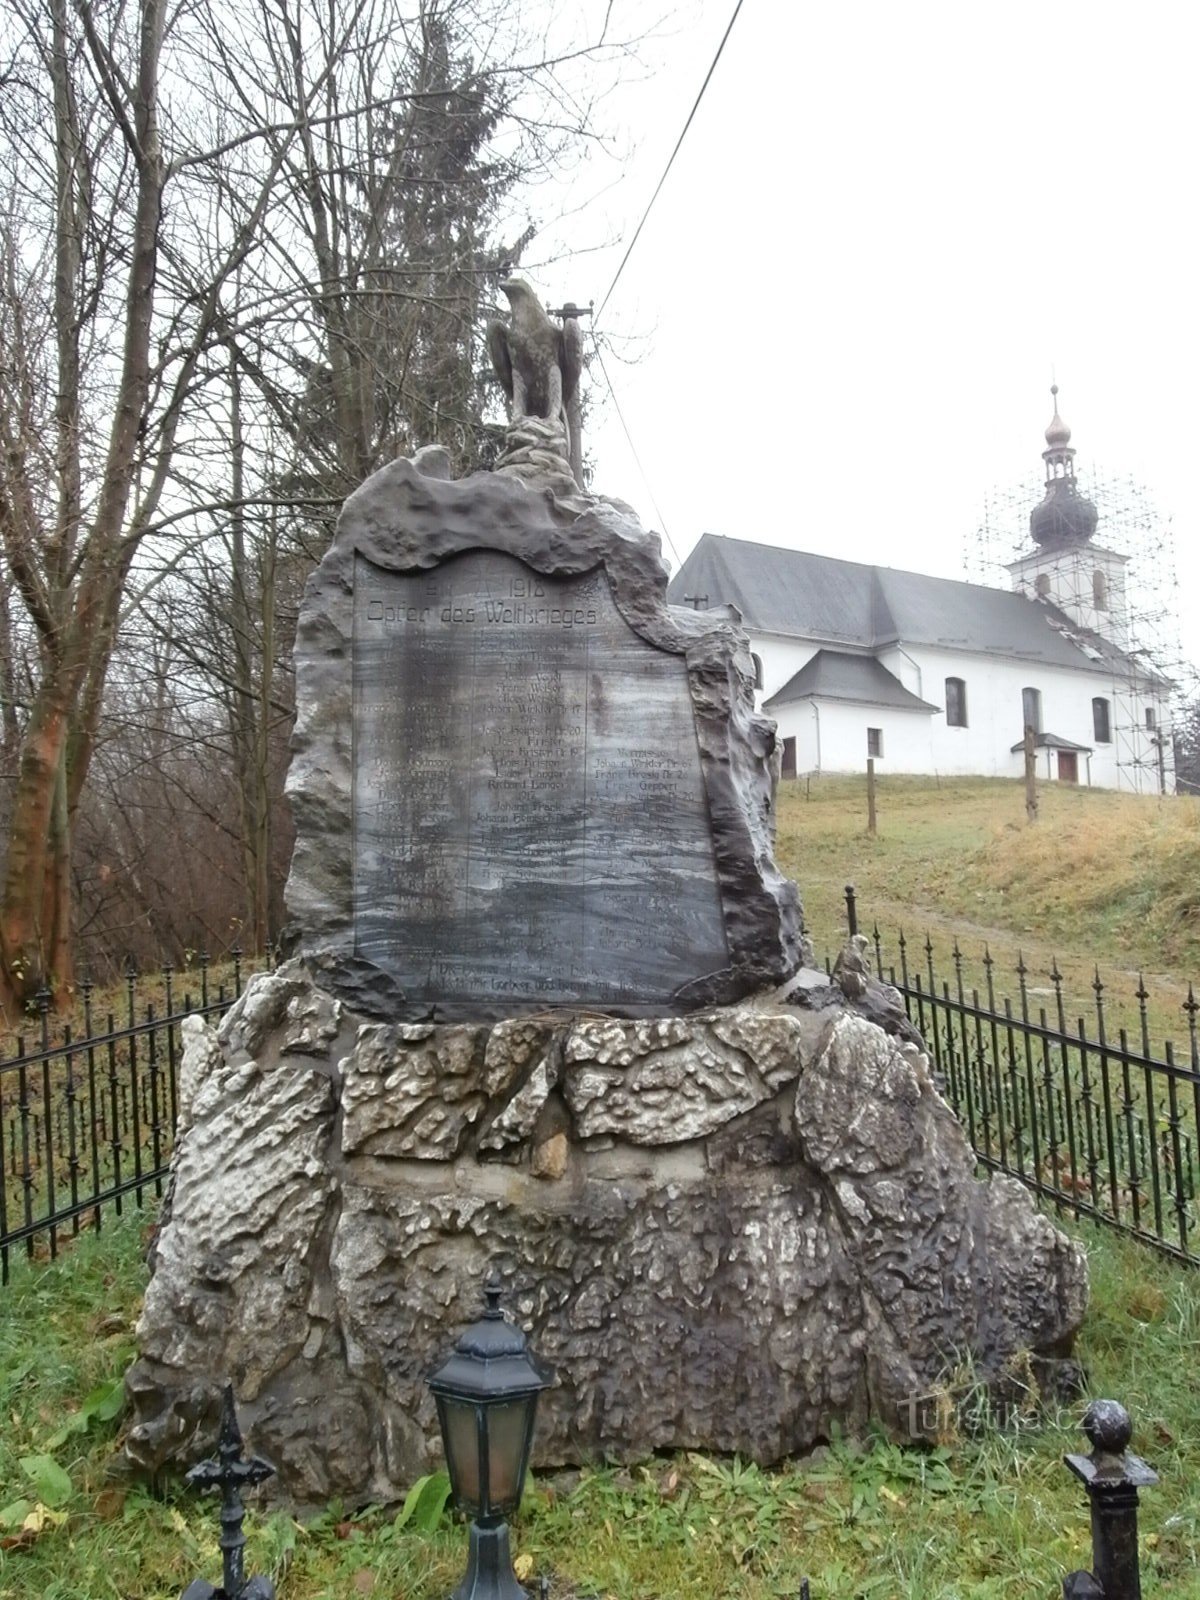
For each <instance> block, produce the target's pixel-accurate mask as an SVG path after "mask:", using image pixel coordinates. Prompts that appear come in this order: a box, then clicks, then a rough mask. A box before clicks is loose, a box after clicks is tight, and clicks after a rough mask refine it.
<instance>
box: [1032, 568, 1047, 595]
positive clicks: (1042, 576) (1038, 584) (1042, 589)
mask: <svg viewBox="0 0 1200 1600" xmlns="http://www.w3.org/2000/svg"><path fill="white" fill-rule="evenodd" d="M1033 587H1034V588H1035V589H1036V590H1037V593H1038V598H1039V599H1040V600H1049V598H1050V574H1049V573H1048V572H1039V573H1038V575H1037V577H1036V578H1035V579H1034V580H1033Z"/></svg>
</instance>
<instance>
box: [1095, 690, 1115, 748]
mask: <svg viewBox="0 0 1200 1600" xmlns="http://www.w3.org/2000/svg"><path fill="white" fill-rule="evenodd" d="M1092 732H1093V734H1094V735H1095V738H1096V743H1097V744H1111V743H1112V723H1111V720H1110V718H1109V714H1108V701H1107V700H1103V699H1097V700H1093V701H1092Z"/></svg>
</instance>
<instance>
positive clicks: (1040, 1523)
mask: <svg viewBox="0 0 1200 1600" xmlns="http://www.w3.org/2000/svg"><path fill="white" fill-rule="evenodd" d="M1079 1237H1081V1238H1082V1239H1083V1240H1084V1241H1085V1243H1086V1245H1087V1248H1088V1250H1089V1254H1090V1257H1091V1266H1092V1281H1093V1292H1092V1309H1091V1311H1090V1312H1089V1315H1088V1319H1087V1322H1086V1324H1085V1327H1084V1332H1083V1337H1082V1340H1081V1345H1080V1352H1079V1353H1080V1355H1081V1357H1082V1359H1083V1360H1084V1362H1085V1364H1086V1366H1087V1368H1088V1371H1089V1378H1090V1382H1089V1392H1090V1393H1091V1394H1094V1395H1101V1394H1103V1395H1112V1396H1115V1397H1117V1398H1119V1399H1121V1400H1123V1401H1124V1402H1125V1403H1126V1404H1127V1405H1128V1406H1129V1408H1130V1411H1131V1412H1132V1414H1133V1417H1134V1421H1135V1427H1136V1433H1135V1439H1134V1444H1135V1447H1136V1448H1138V1449H1139V1450H1140V1451H1141V1453H1142V1454H1144V1455H1145V1456H1146V1457H1147V1458H1148V1459H1149V1460H1150V1461H1151V1462H1152V1463H1153V1464H1154V1465H1155V1467H1156V1468H1157V1469H1158V1471H1159V1473H1160V1474H1161V1477H1162V1482H1161V1484H1160V1485H1159V1486H1158V1487H1157V1488H1155V1489H1151V1490H1148V1491H1146V1493H1145V1494H1144V1496H1143V1513H1142V1531H1143V1575H1144V1578H1143V1581H1144V1593H1145V1595H1146V1597H1147V1600H1153V1597H1155V1596H1160V1595H1161V1596H1167V1595H1170V1596H1172V1597H1175V1600H1187V1597H1197V1600H1200V1493H1198V1491H1197V1483H1198V1482H1200V1478H1198V1474H1197V1470H1196V1467H1197V1462H1200V1409H1198V1408H1197V1407H1196V1405H1195V1401H1194V1395H1193V1392H1192V1386H1191V1381H1190V1376H1189V1375H1190V1374H1191V1372H1193V1371H1194V1370H1195V1368H1196V1366H1197V1363H1198V1362H1200V1276H1197V1275H1196V1274H1193V1273H1188V1272H1183V1271H1180V1270H1178V1269H1176V1268H1174V1267H1173V1266H1172V1265H1171V1264H1170V1263H1168V1262H1165V1261H1161V1260H1159V1259H1157V1258H1156V1257H1155V1256H1153V1255H1152V1254H1151V1253H1149V1252H1147V1251H1145V1250H1142V1249H1140V1248H1138V1247H1137V1246H1134V1245H1132V1244H1129V1243H1128V1242H1126V1241H1123V1240H1121V1239H1118V1238H1116V1237H1113V1236H1109V1235H1104V1234H1100V1233H1096V1232H1093V1231H1092V1230H1090V1229H1085V1230H1084V1231H1082V1232H1081V1233H1080V1235H1079ZM143 1245H144V1218H140V1217H127V1218H125V1219H124V1220H123V1221H122V1222H121V1223H120V1224H119V1225H117V1226H116V1227H114V1228H112V1229H110V1230H108V1231H106V1233H105V1234H103V1235H102V1236H101V1237H100V1238H98V1239H97V1238H92V1237H86V1238H83V1239H81V1240H80V1241H79V1242H78V1243H77V1244H76V1245H75V1246H74V1247H73V1248H71V1249H70V1250H69V1251H68V1253H67V1254H66V1255H65V1256H64V1258H63V1259H62V1260H60V1261H59V1262H57V1263H53V1264H50V1265H45V1266H37V1265H35V1266H33V1267H29V1266H24V1265H23V1266H21V1267H20V1268H19V1269H18V1271H17V1273H16V1275H15V1278H14V1282H13V1283H12V1285H11V1286H10V1287H9V1289H8V1290H7V1291H5V1294H4V1299H3V1301H2V1302H0V1403H2V1404H3V1414H4V1418H5V1422H4V1426H3V1429H0V1507H4V1508H9V1507H11V1506H12V1504H13V1503H14V1502H16V1501H19V1500H25V1501H26V1502H30V1501H32V1500H34V1499H36V1491H35V1484H34V1481H33V1479H31V1476H30V1470H29V1466H28V1463H29V1461H30V1460H31V1459H33V1458H37V1457H46V1456H49V1457H50V1458H51V1460H52V1461H53V1462H54V1463H56V1465H57V1466H58V1467H60V1468H61V1469H62V1471H63V1472H64V1473H65V1474H66V1475H67V1478H68V1479H69V1483H68V1484H67V1487H66V1491H65V1493H62V1494H55V1495H53V1496H52V1497H53V1498H55V1499H56V1504H55V1505H54V1506H52V1507H50V1508H49V1510H50V1513H51V1514H50V1515H46V1514H44V1513H43V1514H42V1520H43V1526H42V1528H41V1531H39V1532H36V1533H28V1534H25V1535H24V1536H22V1535H21V1534H20V1532H19V1528H9V1529H6V1530H3V1531H2V1533H0V1537H4V1538H6V1539H7V1540H8V1541H10V1547H9V1548H7V1549H2V1550H0V1600H29V1597H33V1596H35V1595H36V1596H41V1597H43V1600H109V1597H111V1600H168V1597H170V1600H175V1597H177V1596H178V1595H179V1593H180V1592H181V1590H182V1589H183V1587H184V1586H185V1584H186V1583H187V1582H188V1581H189V1580H190V1579H191V1578H192V1577H193V1576H197V1575H202V1576H206V1577H208V1578H209V1579H210V1580H212V1581H217V1579H218V1578H219V1573H220V1560H219V1553H218V1550H217V1544H216V1531H217V1523H216V1516H215V1505H214V1503H213V1502H211V1501H198V1500H196V1499H195V1498H194V1497H193V1496H191V1495H190V1494H188V1493H187V1492H186V1491H184V1490H182V1489H175V1490H172V1491H170V1492H168V1493H167V1494H166V1495H165V1496H162V1497H155V1496H153V1495H151V1494H150V1493H149V1492H148V1491H147V1490H146V1489H145V1488H144V1487H143V1486H140V1485H138V1484H136V1483H134V1482H131V1481H130V1480H128V1479H125V1478H123V1477H122V1476H120V1474H119V1472H118V1470H117V1469H118V1457H119V1446H120V1430H121V1425H122V1424H121V1418H119V1417H118V1418H116V1419H115V1420H110V1421H104V1420H103V1419H102V1418H99V1417H98V1418H95V1419H93V1420H92V1421H91V1423H90V1425H89V1426H88V1427H87V1428H86V1430H81V1431H76V1432H70V1433H67V1434H66V1435H65V1436H64V1434H63V1428H64V1424H65V1423H67V1421H68V1420H69V1419H71V1418H75V1419H76V1420H77V1421H78V1419H79V1416H80V1411H81V1408H82V1407H83V1406H84V1402H85V1400H86V1399H87V1397H88V1396H91V1395H94V1394H95V1393H96V1392H97V1390H100V1391H102V1392H106V1391H105V1385H106V1384H110V1383H111V1380H112V1379H113V1378H114V1377H116V1376H117V1375H119V1373H120V1372H121V1371H122V1370H123V1367H124V1364H125V1363H126V1362H127V1361H128V1359H129V1357H130V1353H131V1348H132V1334H131V1329H132V1323H133V1320H134V1318H135V1316H136V1311H137V1304H138V1297H139V1294H140V1290H141V1285H142V1283H143V1281H144V1269H143V1268H142V1266H141V1253H142V1249H143ZM1081 1411H1082V1403H1080V1404H1078V1405H1071V1406H1069V1407H1067V1408H1066V1410H1065V1411H1064V1412H1063V1413H1062V1414H1061V1415H1052V1416H1051V1417H1049V1418H1048V1419H1045V1420H1043V1421H1041V1422H1038V1423H1036V1424H1035V1423H1034V1421H1033V1420H1032V1419H1030V1422H1029V1425H1028V1426H1026V1427H1022V1428H1018V1429H1017V1430H1015V1431H1009V1432H1003V1431H1000V1430H999V1429H996V1428H994V1427H989V1426H986V1425H985V1426H982V1427H981V1428H979V1429H978V1431H975V1432H971V1431H968V1430H965V1429H963V1428H959V1429H957V1430H956V1429H955V1428H954V1427H953V1426H951V1427H950V1428H949V1429H948V1433H947V1437H946V1442H945V1444H944V1445H943V1446H941V1447H940V1448H939V1449H938V1450H936V1451H927V1450H925V1451H918V1450H901V1449H899V1448H897V1447H896V1446H895V1445H892V1444H887V1443H884V1442H882V1441H875V1442H874V1443H873V1444H868V1445H867V1446H866V1447H861V1448H860V1447H852V1446H850V1445H847V1444H839V1443H835V1444H834V1446H833V1447H832V1449H830V1450H829V1451H828V1452H827V1453H825V1454H824V1456H823V1457H822V1458H821V1459H818V1460H815V1461H810V1462H807V1463H805V1462H801V1463H797V1464H795V1465H793V1466H790V1467H788V1468H785V1469H783V1470H780V1471H775V1472H764V1471H760V1470H759V1469H758V1468H756V1467H754V1466H750V1465H746V1464H743V1463H739V1462H736V1461H731V1460H728V1459H723V1460H722V1459H708V1458H705V1457H701V1456H697V1455H690V1454H689V1455H682V1456H678V1457H676V1458H674V1459H672V1460H665V1459H664V1460H654V1461H651V1462H648V1463H647V1464H646V1465H645V1466H643V1467H638V1468H633V1469H630V1470H621V1471H614V1470H599V1469H597V1470H588V1471H585V1472H583V1473H582V1474H581V1475H578V1476H576V1475H570V1476H564V1477H563V1478H559V1479H556V1478H554V1477H550V1478H546V1479H539V1480H538V1481H537V1482H536V1483H535V1484H534V1486H533V1488H532V1490H531V1492H530V1494H529V1496H528V1498H527V1503H526V1506H525V1508H524V1510H523V1512H522V1515H521V1517H520V1519H519V1520H518V1523H517V1526H516V1528H515V1529H514V1547H515V1549H516V1551H517V1552H518V1554H519V1555H521V1556H524V1557H526V1558H528V1560H529V1561H530V1562H531V1563H532V1567H533V1570H534V1572H536V1573H540V1572H546V1573H547V1574H549V1575H550V1576H551V1578H552V1583H553V1591H552V1592H553V1593H554V1594H555V1595H556V1596H568V1595H577V1596H581V1597H582V1596H588V1595H595V1596H609V1595H611V1596H615V1597H619V1600H626V1597H637V1600H640V1597H645V1600H652V1597H653V1600H660V1597H665V1596H673V1597H678V1600H720V1597H726V1596H728V1597H730V1600H733V1597H735V1596H736V1597H738V1600H775V1597H777V1596H785V1595H795V1594H796V1593H797V1592H798V1589H799V1583H800V1579H801V1578H802V1577H803V1576H805V1575H807V1576H809V1577H810V1578H811V1579H812V1581H813V1594H814V1600H836V1597H842V1600H849V1597H852V1596H858V1595H863V1596H888V1597H911V1600H955V1597H965V1596H978V1597H988V1596H996V1597H1001V1596H1004V1597H1008V1596H1011V1597H1013V1600H1018V1597H1020V1600H1027V1597H1029V1596H1046V1597H1049V1596H1051V1595H1053V1594H1056V1593H1057V1592H1058V1586H1059V1585H1060V1583H1061V1578H1062V1574H1063V1572H1064V1571H1066V1570H1069V1569H1070V1568H1072V1567H1075V1566H1083V1565H1086V1564H1087V1563H1088V1559H1089V1536H1088V1518H1087V1508H1086V1502H1085V1498H1084V1495H1083V1492H1082V1490H1081V1489H1080V1487H1079V1485H1078V1484H1076V1483H1075V1481H1074V1480H1073V1479H1072V1478H1071V1477H1070V1475H1069V1474H1068V1473H1067V1471H1066V1469H1065V1468H1064V1467H1063V1466H1062V1465H1061V1456H1062V1453H1063V1451H1064V1450H1068V1449H1078V1448H1081V1447H1082V1441H1081V1438H1080V1435H1079V1434H1078V1432H1077V1431H1076V1422H1077V1419H1078V1416H1079V1414H1080V1412H1081ZM23 1459H24V1460H25V1461H26V1466H24V1467H23V1466H22V1460H23ZM35 1470H36V1472H37V1473H38V1475H39V1476H40V1478H41V1479H42V1480H43V1486H46V1487H49V1488H50V1489H51V1490H56V1489H61V1484H60V1483H59V1482H58V1480H57V1479H55V1478H53V1476H52V1475H51V1476H50V1477H49V1478H47V1475H46V1473H45V1469H44V1467H40V1468H38V1467H35ZM35 1520H36V1517H35ZM414 1520H415V1519H414ZM248 1532H249V1535H250V1545H249V1559H250V1570H252V1571H262V1572H267V1573H268V1574H270V1575H272V1576H273V1577H274V1578H275V1581H276V1583H277V1584H278V1585H279V1590H280V1597H281V1600H340V1597H346V1600H352V1597H354V1596H356V1595H375V1596H378V1597H381V1600H382V1597H384V1596H387V1597H388V1600H401V1597H403V1600H435V1597H436V1600H443V1597H444V1596H445V1595H446V1594H447V1593H448V1592H449V1590H450V1589H451V1588H452V1587H453V1585H454V1583H455V1582H456V1581H457V1579H458V1577H459V1576H460V1574H461V1570H462V1567H463V1563H464V1557H465V1536H464V1534H463V1531H462V1530H461V1528H459V1527H456V1526H454V1525H452V1524H450V1523H449V1522H448V1521H443V1523H442V1524H441V1525H440V1526H439V1527H438V1528H437V1529H436V1530H435V1531H433V1532H428V1531H418V1530H417V1529H416V1528H415V1527H414V1526H413V1523H412V1522H411V1521H410V1523H409V1524H407V1525H405V1526H403V1527H398V1526H397V1523H396V1508H394V1507H393V1508H375V1509H369V1510H367V1511H365V1512H363V1513H361V1514H358V1515H355V1516H349V1515H346V1514H344V1513H343V1512H342V1511H341V1509H340V1508H338V1507H333V1508H331V1509H330V1510H329V1511H328V1512H327V1513H326V1514H325V1515H323V1516H322V1517H319V1518H317V1519H316V1520H315V1521H313V1522H310V1523H309V1524H308V1525H307V1526H306V1527H303V1528H301V1527H299V1526H298V1525H297V1524H296V1523H294V1522H293V1521H292V1520H291V1519H290V1518H288V1517H286V1516H284V1515H282V1514H280V1513H275V1514H262V1515H260V1514H257V1513H252V1514H251V1517H250V1520H249V1524H248ZM14 1539H17V1540H19V1541H20V1542H19V1543H18V1544H16V1545H12V1544H11V1541H12V1540H14Z"/></svg>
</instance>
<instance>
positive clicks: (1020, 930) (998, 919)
mask: <svg viewBox="0 0 1200 1600" xmlns="http://www.w3.org/2000/svg"><path fill="white" fill-rule="evenodd" d="M877 791H878V792H877V808H878V832H877V834H876V836H875V837H874V838H871V837H870V836H869V835H868V833H867V798H866V779H865V777H830V778H819V779H817V778H814V779H812V780H811V781H809V780H805V779H803V778H801V779H798V780H796V781H791V782H787V783H784V784H782V785H781V786H780V796H779V832H778V855H779V859H780V862H781V864H782V865H783V867H784V869H785V870H786V871H787V872H788V873H789V874H790V875H791V876H792V877H794V878H795V879H796V881H797V882H798V883H799V885H800V890H801V893H802V895H803V897H804V904H805V913H806V920H807V922H808V926H809V928H810V930H811V931H812V934H813V938H814V941H815V943H816V947H817V951H818V954H823V953H825V952H826V951H832V950H834V949H836V948H837V946H838V944H839V943H840V942H841V940H842V938H843V937H844V932H845V903H844V888H845V885H846V884H848V883H853V884H854V885H855V887H856V889H857V891H858V905H859V920H860V923H861V924H862V926H863V928H864V930H865V931H870V929H871V927H872V924H873V923H875V922H877V923H878V925H879V928H880V932H881V933H882V934H883V935H884V943H885V959H887V958H888V957H889V955H890V957H891V958H892V959H894V958H895V951H896V946H895V934H896V931H897V930H898V929H900V928H903V929H904V931H905V933H906V935H908V936H910V937H911V936H913V935H916V936H918V938H919V940H923V938H924V935H925V934H926V932H928V933H929V934H930V936H931V938H932V940H933V943H934V946H935V949H936V951H937V953H938V956H939V962H938V965H939V968H941V967H942V966H945V969H946V970H945V971H944V973H943V975H944V976H946V977H950V976H951V972H950V970H949V965H948V963H947V962H945V956H946V954H947V953H948V951H949V949H950V947H951V945H952V943H953V940H954V938H955V937H957V938H958V940H959V942H960V944H961V946H962V948H963V950H964V952H965V953H967V954H968V955H969V956H970V957H972V958H973V959H974V958H977V957H978V956H979V955H980V954H981V953H982V950H983V948H984V946H985V945H986V946H987V947H988V948H989V949H990V951H991V953H992V955H993V956H994V957H995V958H996V960H997V970H998V971H999V970H1000V969H1003V970H1004V971H1005V972H1007V971H1009V970H1010V969H1011V968H1012V967H1013V966H1014V965H1015V963H1016V961H1017V959H1018V956H1019V955H1023V957H1024V959H1025V961H1026V963H1027V965H1028V966H1029V967H1030V969H1031V973H1032V974H1034V976H1031V978H1030V982H1031V984H1036V985H1038V986H1039V987H1041V988H1042V990H1043V992H1044V983H1045V974H1046V973H1047V972H1049V970H1050V967H1051V963H1052V962H1053V961H1054V960H1057V962H1058V965H1059V970H1060V971H1061V972H1063V974H1064V975H1065V977H1066V978H1067V980H1068V988H1069V990H1070V993H1071V997H1072V1001H1073V1003H1074V1004H1075V1006H1076V1007H1083V1006H1085V1005H1090V1004H1091V1003H1092V1000H1093V996H1092V993H1091V989H1090V983H1091V980H1092V978H1093V976H1094V970H1095V967H1096V966H1097V965H1098V966H1099V968H1100V975H1101V977H1102V979H1103V981H1104V982H1105V984H1106V985H1107V986H1108V992H1107V994H1106V1001H1107V1002H1108V1003H1110V1004H1112V1003H1115V1002H1116V998H1117V996H1118V994H1119V995H1123V996H1125V997H1127V999H1126V1003H1125V1004H1124V1005H1123V1006H1122V1007H1121V1010H1122V1011H1123V1013H1124V1020H1129V1021H1131V1022H1132V1021H1134V1020H1136V1018H1135V1016H1131V1010H1132V1012H1133V1013H1136V1003H1135V1002H1132V1001H1131V998H1130V997H1132V994H1133V991H1134V990H1136V987H1137V982H1138V977H1139V974H1144V975H1145V982H1146V987H1147V990H1148V991H1149V993H1150V996H1151V1001H1150V1005H1151V1011H1152V1013H1153V1017H1154V1021H1155V1026H1156V1031H1158V1032H1160V1033H1161V1032H1163V1031H1165V1032H1166V1034H1167V1036H1168V1037H1175V1038H1179V1037H1181V1036H1182V1035H1183V1034H1184V1032H1185V1028H1184V1023H1185V1018H1184V1016H1183V1014H1182V1013H1181V1012H1180V1009H1179V1008H1180V1005H1181V1004H1182V1002H1183V1001H1184V1000H1185V999H1186V998H1187V981H1188V979H1189V978H1191V977H1193V976H1195V977H1200V800H1198V799H1196V798H1194V797H1192V796H1186V797H1185V796H1168V797H1166V798H1163V799H1159V798H1158V797H1155V796H1139V795H1126V794H1114V793H1111V792H1109V791H1107V790H1101V789H1085V788H1071V787H1068V786H1060V785H1057V784H1043V785H1041V786H1040V787H1039V798H1040V812H1039V817H1038V821H1037V822H1036V823H1035V824H1034V825H1033V826H1029V825H1028V824H1027V823H1026V820H1025V792H1024V785H1023V784H1022V783H1020V782H1015V781H1011V780H1006V779H982V778H954V779H945V778H943V779H941V780H937V779H934V778H918V777H903V776H896V777H883V778H880V779H879V780H878V785H877ZM910 959H911V956H910ZM975 970H976V972H978V968H977V966H976V969H975ZM1006 987H1008V986H1007V985H1006Z"/></svg>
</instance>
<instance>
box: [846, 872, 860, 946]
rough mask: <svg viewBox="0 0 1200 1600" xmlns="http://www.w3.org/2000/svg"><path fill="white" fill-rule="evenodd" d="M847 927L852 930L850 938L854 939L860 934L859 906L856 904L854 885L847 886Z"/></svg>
mask: <svg viewBox="0 0 1200 1600" xmlns="http://www.w3.org/2000/svg"><path fill="white" fill-rule="evenodd" d="M846 925H847V927H848V928H849V929H850V937H851V938H852V939H853V937H854V935H855V934H856V933H857V932H858V906H857V904H856V903H855V899H854V885H853V884H852V883H848V884H847V885H846Z"/></svg>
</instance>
